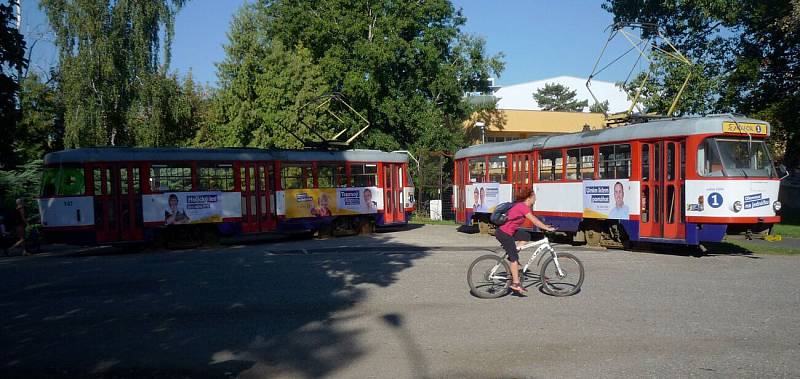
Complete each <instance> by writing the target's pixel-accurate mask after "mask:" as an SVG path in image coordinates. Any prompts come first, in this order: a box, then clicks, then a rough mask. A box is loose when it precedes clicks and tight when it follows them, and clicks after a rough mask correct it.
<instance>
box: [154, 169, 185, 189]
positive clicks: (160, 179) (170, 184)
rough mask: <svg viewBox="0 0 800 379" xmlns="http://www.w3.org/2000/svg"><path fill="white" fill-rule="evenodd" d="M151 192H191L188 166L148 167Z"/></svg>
mask: <svg viewBox="0 0 800 379" xmlns="http://www.w3.org/2000/svg"><path fill="white" fill-rule="evenodd" d="M150 190H151V191H152V192H167V191H191V190H192V168H191V167H189V166H184V165H182V166H167V165H153V166H151V167H150Z"/></svg>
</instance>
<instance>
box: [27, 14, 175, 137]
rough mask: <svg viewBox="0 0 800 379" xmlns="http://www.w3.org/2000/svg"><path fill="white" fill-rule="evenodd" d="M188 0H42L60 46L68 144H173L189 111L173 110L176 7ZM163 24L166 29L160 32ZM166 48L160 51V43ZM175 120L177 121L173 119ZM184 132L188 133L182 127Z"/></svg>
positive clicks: (163, 28)
mask: <svg viewBox="0 0 800 379" xmlns="http://www.w3.org/2000/svg"><path fill="white" fill-rule="evenodd" d="M184 3H185V0H158V1H112V0H42V1H41V2H40V7H41V8H42V9H43V10H44V12H45V14H46V15H47V17H48V19H49V21H50V26H51V27H52V28H53V31H54V32H55V35H56V41H55V42H56V44H57V46H58V47H59V51H60V56H59V60H60V73H61V85H62V87H61V91H62V96H63V99H64V106H65V108H66V114H65V129H66V131H65V145H66V146H67V147H81V146H106V145H148V144H159V145H167V144H171V143H175V142H176V141H167V140H165V139H164V138H168V137H171V136H173V134H175V133H173V132H172V131H168V130H142V128H141V121H142V120H145V119H146V120H149V121H155V122H156V123H155V124H154V125H151V126H148V128H152V129H158V128H161V129H163V128H165V127H168V126H169V125H170V124H171V122H172V121H174V120H175V118H176V117H178V116H177V115H178V114H180V113H181V112H184V111H185V110H181V109H166V108H165V107H167V106H173V105H174V106H178V107H179V108H180V106H181V105H180V104H171V103H170V100H167V99H165V96H155V97H154V96H153V95H154V94H156V93H159V91H161V90H166V91H168V92H169V91H171V90H172V89H173V88H171V87H170V86H171V83H168V80H167V78H166V77H165V75H164V72H165V71H166V68H167V67H168V66H169V60H170V44H171V43H172V36H173V23H174V18H175V13H176V12H177V11H178V9H180V8H181V7H182V6H183V4H184ZM161 31H163V32H164V33H163V35H162V34H160V32H161ZM162 41H163V42H164V46H163V51H161V52H160V53H159V48H160V47H161V42H162ZM170 119H172V120H170ZM177 134H178V135H180V134H181V133H180V132H179V133H177Z"/></svg>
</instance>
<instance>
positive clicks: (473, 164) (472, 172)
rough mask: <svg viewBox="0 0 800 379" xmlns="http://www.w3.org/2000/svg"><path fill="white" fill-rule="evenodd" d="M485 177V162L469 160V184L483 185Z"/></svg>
mask: <svg viewBox="0 0 800 379" xmlns="http://www.w3.org/2000/svg"><path fill="white" fill-rule="evenodd" d="M485 175H486V161H485V160H484V159H483V158H473V159H470V160H469V181H470V182H471V183H483V182H484V181H485V180H484V179H485V178H484V176H485Z"/></svg>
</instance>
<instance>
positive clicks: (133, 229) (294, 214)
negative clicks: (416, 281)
mask: <svg viewBox="0 0 800 379" xmlns="http://www.w3.org/2000/svg"><path fill="white" fill-rule="evenodd" d="M413 194H414V188H413V184H412V182H411V179H410V175H409V174H408V157H407V156H406V155H405V154H400V153H387V152H381V151H373V150H347V151H324V150H296V151H295V150H263V149H248V148H241V149H240V148H230V149H188V148H83V149H75V150H64V151H59V152H54V153H50V154H47V155H46V156H45V157H44V174H43V177H42V192H41V196H40V198H39V211H40V215H41V218H42V231H43V234H44V235H45V237H46V238H47V239H48V240H52V241H65V242H80V243H89V244H94V243H97V244H106V243H121V242H135V241H147V240H153V239H155V238H157V237H159V235H163V234H164V233H162V232H164V231H167V230H173V231H174V230H183V231H186V230H202V231H203V232H208V231H218V232H220V233H221V234H223V235H232V234H237V233H261V232H292V231H313V230H326V231H336V230H342V229H350V230H359V231H370V230H371V229H372V228H373V227H374V226H387V225H397V224H404V223H407V222H408V220H409V218H410V214H411V212H412V211H413V209H414V195H413ZM195 235H196V234H195Z"/></svg>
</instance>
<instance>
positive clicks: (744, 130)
mask: <svg viewBox="0 0 800 379" xmlns="http://www.w3.org/2000/svg"><path fill="white" fill-rule="evenodd" d="M722 131H723V132H724V133H736V134H756V135H763V136H765V135H767V124H759V123H755V122H738V123H737V122H733V121H725V122H723V123H722Z"/></svg>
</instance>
